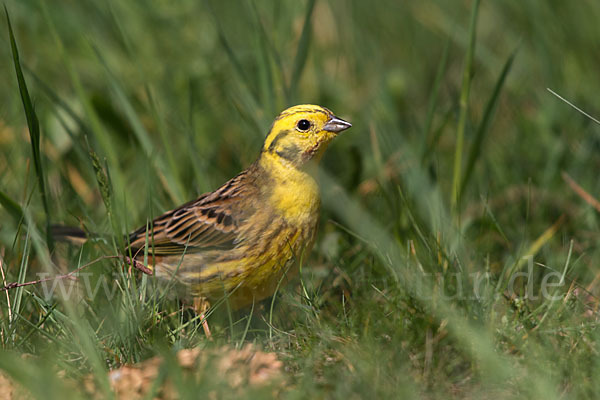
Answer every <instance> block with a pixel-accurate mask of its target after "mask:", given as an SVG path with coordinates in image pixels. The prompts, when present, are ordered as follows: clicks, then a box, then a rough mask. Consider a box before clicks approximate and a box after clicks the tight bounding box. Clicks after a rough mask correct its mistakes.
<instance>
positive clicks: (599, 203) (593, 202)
mask: <svg viewBox="0 0 600 400" xmlns="http://www.w3.org/2000/svg"><path fill="white" fill-rule="evenodd" d="M562 178H563V180H564V181H565V182H566V183H567V185H569V186H570V187H571V189H573V191H574V192H575V193H577V195H578V196H579V197H581V198H582V199H583V200H584V201H585V202H586V203H588V204H589V205H590V206H592V207H594V208H595V209H596V211H598V212H600V201H598V200H596V198H595V197H594V196H592V195H591V194H589V193H588V192H586V191H585V189H584V188H582V187H581V186H579V184H577V182H575V181H574V180H573V178H571V177H570V176H569V174H567V173H566V172H563V173H562Z"/></svg>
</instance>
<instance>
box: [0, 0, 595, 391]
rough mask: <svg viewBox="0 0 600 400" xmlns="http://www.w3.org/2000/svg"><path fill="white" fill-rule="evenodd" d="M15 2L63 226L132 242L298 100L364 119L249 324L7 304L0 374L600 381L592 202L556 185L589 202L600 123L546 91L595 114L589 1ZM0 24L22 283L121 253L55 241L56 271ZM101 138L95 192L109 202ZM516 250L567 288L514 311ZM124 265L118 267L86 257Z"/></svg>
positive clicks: (313, 384) (417, 384) (53, 386)
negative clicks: (164, 367) (308, 231)
mask: <svg viewBox="0 0 600 400" xmlns="http://www.w3.org/2000/svg"><path fill="white" fill-rule="evenodd" d="M5 5H6V8H7V9H8V12H9V14H10V18H11V22H12V26H13V30H14V33H15V37H16V41H17V44H18V47H19V52H20V56H21V63H22V66H23V69H24V73H25V79H26V81H27V84H28V88H29V92H30V95H31V97H32V99H33V103H34V106H35V111H36V113H37V116H38V118H39V122H40V128H41V146H40V147H41V155H42V157H41V159H42V167H43V168H42V170H43V176H44V179H45V180H46V182H47V186H46V187H47V190H48V201H49V210H50V212H49V219H50V221H51V222H52V223H65V224H68V225H80V224H83V225H85V226H86V227H87V228H88V229H90V230H91V231H93V232H101V233H106V234H111V233H112V234H114V236H115V237H118V236H119V235H120V234H123V233H125V232H127V231H131V230H132V229H134V228H137V227H139V226H141V225H143V224H144V223H145V222H146V221H147V219H149V218H151V217H152V216H156V215H158V214H159V213H161V212H163V211H165V210H168V209H170V208H172V207H174V206H176V205H178V204H181V203H183V202H184V201H187V200H189V199H192V198H194V197H195V196H197V195H199V194H201V193H203V192H206V191H210V190H213V189H215V188H216V187H218V186H219V185H220V184H221V183H223V182H224V181H225V180H227V179H228V178H230V177H231V176H233V175H234V174H236V173H237V172H239V171H240V170H241V169H243V168H245V167H246V166H247V165H249V164H250V163H251V162H252V161H254V159H255V158H256V157H257V155H258V151H259V149H260V146H261V143H262V140H263V138H264V136H265V135H266V133H267V131H268V129H269V126H270V124H271V122H272V120H273V119H274V117H275V116H276V115H277V114H278V113H279V112H280V111H281V110H283V109H284V108H286V107H288V106H291V105H294V104H299V103H313V104H320V105H323V106H325V107H327V108H330V109H331V110H333V111H334V112H335V113H336V114H337V115H339V116H340V117H342V118H345V119H347V120H349V121H351V122H352V123H353V127H352V129H351V130H349V131H347V132H345V133H344V134H343V135H341V136H340V137H339V138H337V139H336V141H335V142H334V143H333V144H332V145H331V146H330V148H329V150H328V152H327V154H326V156H325V158H324V159H323V163H322V164H323V165H322V166H323V171H322V174H321V184H322V191H323V196H324V205H323V212H322V214H323V215H322V220H321V225H320V234H319V237H318V240H317V244H316V245H315V250H314V251H313V253H312V254H311V256H310V257H309V258H308V259H307V260H305V261H304V263H303V269H302V276H301V278H302V279H301V280H300V279H299V280H298V281H297V282H296V283H295V284H292V285H290V286H288V287H286V288H285V289H282V291H281V293H278V295H277V296H276V301H274V302H273V304H274V307H271V306H272V303H271V302H270V301H267V302H266V303H265V304H263V305H261V306H260V307H258V308H257V309H256V310H253V312H252V313H251V314H250V315H254V317H250V316H249V313H248V310H246V312H240V313H233V314H232V313H230V312H229V313H228V312H227V310H226V307H225V306H221V307H219V308H217V309H216V310H215V312H214V313H213V318H214V324H215V327H216V328H215V332H216V334H215V336H216V343H209V342H207V341H206V339H205V338H204V336H203V335H202V334H201V333H198V332H199V331H198V321H197V319H194V318H193V316H191V315H189V312H187V311H185V310H184V308H181V307H180V305H179V303H178V302H176V301H173V300H169V299H165V298H163V297H160V301H158V302H157V301H154V300H149V299H151V298H152V297H151V296H149V297H145V296H144V295H138V293H139V291H140V290H141V291H144V288H145V286H146V285H148V286H151V282H149V281H147V279H146V278H140V277H139V276H137V279H134V278H135V276H128V275H127V274H126V273H125V272H121V273H120V274H119V276H118V277H116V278H115V279H116V280H117V281H118V282H120V283H121V286H119V290H118V292H117V297H116V299H102V298H99V297H101V296H97V297H95V298H85V296H84V297H83V298H81V299H79V300H78V301H77V302H69V301H64V300H61V299H47V298H44V296H42V295H41V294H40V289H39V288H38V287H35V286H30V287H29V286H28V287H26V288H22V289H19V290H18V291H17V290H10V291H8V292H7V293H8V296H9V297H8V300H7V297H6V296H5V294H4V293H2V292H0V333H2V334H1V335H0V341H1V344H0V346H1V347H2V349H4V352H5V353H4V355H2V354H0V369H3V370H5V371H6V373H7V374H8V375H10V376H11V377H12V378H13V379H14V380H16V381H18V382H22V383H25V384H27V382H31V381H32V380H33V379H34V377H36V378H35V379H36V380H37V382H38V383H37V385H38V386H39V388H38V389H36V387H37V386H34V387H32V388H30V390H31V391H32V393H33V395H34V396H36V397H37V396H41V395H47V394H48V393H50V394H52V395H55V396H59V395H60V396H62V395H63V394H64V393H65V390H67V389H65V387H63V386H62V385H61V384H58V383H49V382H54V380H55V379H54V377H55V373H56V371H55V368H53V367H52V365H53V364H54V363H58V365H59V366H60V368H63V369H65V370H66V371H67V372H66V374H67V376H69V377H77V376H80V375H81V374H83V373H86V372H92V373H93V374H94V376H95V377H96V379H97V380H98V381H99V382H103V379H105V378H103V373H104V371H105V370H107V369H109V368H116V367H118V366H120V365H122V364H124V363H130V362H138V361H141V360H144V359H147V358H149V357H151V356H153V355H155V354H163V353H165V352H166V353H168V352H169V351H172V350H173V349H178V348H182V347H193V346H205V347H214V346H217V345H219V344H230V345H232V344H233V345H240V346H241V345H242V344H243V343H245V342H247V341H252V342H255V343H257V344H258V345H260V346H261V347H263V348H266V349H270V350H271V351H275V352H277V354H278V356H279V358H280V359H281V360H283V362H284V365H285V369H284V377H285V378H284V381H285V383H284V384H277V385H280V386H277V388H278V389H277V395H278V396H281V397H291V398H305V397H306V396H309V395H310V396H314V397H317V398H339V397H345V398H348V397H352V398H362V397H366V396H377V397H391V396H394V397H402V395H404V396H407V397H409V396H413V397H419V396H422V397H425V398H437V397H440V398H448V397H457V398H465V397H466V398H481V397H482V396H486V397H494V398H512V397H524V398H540V397H541V396H545V397H546V398H596V396H597V394H598V393H599V392H600V390H599V389H600V387H599V384H598V380H597V376H598V373H599V372H600V365H599V364H598V357H597V355H598V351H599V350H600V349H599V345H598V339H599V335H598V330H597V324H598V321H597V319H598V317H597V307H598V301H597V297H596V295H597V294H598V291H599V289H598V287H597V282H598V276H599V271H600V270H599V268H598V260H600V254H599V252H598V246H597V242H598V223H599V219H598V210H597V209H595V208H594V207H593V206H591V205H589V204H588V203H586V201H585V200H584V199H583V198H582V195H581V192H580V193H579V194H577V193H576V191H574V190H573V189H572V188H573V187H574V186H573V184H571V185H569V182H570V180H569V178H568V177H570V178H571V179H572V181H574V182H576V183H577V184H578V185H580V187H582V188H585V191H587V192H588V193H589V194H590V195H591V197H592V198H594V197H598V194H599V193H600V180H599V179H598V173H597V170H598V169H599V168H600V136H599V134H600V126H599V125H598V124H597V123H595V122H593V121H592V120H591V119H589V118H587V117H585V116H583V115H582V114H581V113H579V112H577V111H576V110H574V109H573V108H572V107H570V106H569V105H567V104H566V103H565V102H563V101H561V100H560V99H558V98H557V97H556V96H554V95H553V94H551V93H550V92H549V91H548V90H547V89H548V88H550V89H552V90H553V91H555V92H557V93H559V94H560V95H562V96H564V97H565V98H566V99H568V100H570V101H572V102H573V103H574V104H576V105H577V106H579V107H581V108H582V109H584V110H586V111H587V112H589V113H590V114H591V115H593V116H596V117H597V118H598V117H599V116H600V96H598V95H597V93H598V89H599V88H600V74H598V73H597V68H598V65H600V41H598V34H599V30H598V21H600V3H599V2H597V1H593V0H582V1H579V2H576V3H574V2H565V1H558V0H557V1H541V0H538V1H536V0H531V1H522V2H515V1H508V0H506V1H504V0H499V1H483V2H482V3H481V4H480V6H479V8H478V10H477V11H478V12H477V13H476V21H477V25H476V29H471V27H473V25H472V23H471V21H472V19H473V17H472V16H473V15H474V10H475V5H476V2H473V1H451V2H448V1H430V0H419V1H416V0H415V1H387V0H384V1H378V2H364V1H342V0H330V1H325V0H317V1H310V0H309V1H298V2H280V1H262V2H259V1H239V2H217V1H212V0H207V1H188V0H182V1H178V2H167V1H158V0H155V1H150V0H148V1H143V0H138V1H129V2H117V1H112V0H106V1H75V0H63V1H60V2H58V1H53V2H50V1H43V0H40V1H34V0H19V1H11V0H9V1H6V2H5ZM0 25H1V28H2V29H1V30H0V32H3V33H2V34H1V35H0V60H1V61H0V76H2V77H3V78H2V85H0V191H1V192H2V193H3V195H4V196H5V197H6V198H9V199H11V200H12V201H13V202H14V203H16V204H18V205H19V206H20V207H21V208H22V209H23V210H24V212H25V215H26V216H27V218H26V223H23V220H19V219H16V218H13V217H14V216H15V215H14V213H12V214H11V213H10V212H8V211H9V210H8V208H6V202H5V203H4V208H2V209H0V216H1V217H0V249H1V253H0V254H2V258H3V263H2V265H3V266H4V268H3V271H4V273H5V274H6V278H5V279H6V282H12V281H24V280H28V279H35V272H36V271H40V270H43V271H47V272H52V273H57V274H58V273H64V272H66V271H69V270H73V269H75V268H76V267H78V266H80V265H83V264H85V263H86V262H88V261H91V260H92V259H93V258H94V257H96V256H98V255H101V254H107V253H106V252H107V251H108V252H109V253H111V252H112V253H111V254H114V252H116V251H117V250H118V245H116V244H112V243H111V241H110V240H107V241H106V242H105V243H100V244H98V243H96V244H86V245H85V246H84V248H83V251H82V252H81V253H80V252H79V249H78V248H75V249H73V248H70V249H66V250H65V251H64V252H63V253H66V254H63V255H62V256H61V257H60V259H61V260H62V262H58V261H55V263H56V264H57V265H60V267H52V268H51V270H50V271H48V270H47V268H48V265H49V264H48V262H47V260H48V255H47V251H46V250H44V249H45V243H44V237H45V236H44V231H45V224H46V220H47V217H46V214H45V211H44V207H43V206H42V201H41V197H40V193H39V190H38V186H37V181H36V179H37V178H36V171H35V168H34V165H33V159H32V152H31V144H30V138H29V133H28V130H27V124H26V118H25V113H24V111H23V104H22V102H21V98H20V96H19V88H18V85H17V80H16V78H15V70H14V63H13V58H12V53H11V49H10V42H9V36H8V25H7V23H6V18H0ZM470 43H472V44H473V46H474V47H473V49H474V51H472V52H471V51H470ZM513 56H514V59H513V58H511V57H513ZM471 58H472V62H470V61H469V60H470V59H471ZM467 89H468V90H467ZM467 93H468V96H467ZM461 99H462V100H463V101H462V102H461ZM461 127H463V128H464V129H463V128H461ZM463 134H464V141H463V142H462V143H463V144H462V145H461V141H462V140H461V139H460V138H461V137H463ZM90 150H92V151H93V152H94V153H95V154H96V155H97V157H98V159H99V160H100V161H99V162H100V166H101V169H102V171H104V172H103V173H104V174H106V176H107V179H108V181H109V183H108V185H109V186H110V189H105V192H104V195H105V196H104V199H103V196H102V193H103V192H102V188H99V185H98V183H97V172H96V171H95V170H94V166H93V162H92V158H91V157H90V155H89V152H90ZM457 166H460V169H457ZM565 174H566V175H568V177H567V178H565ZM453 193H454V194H453ZM457 193H458V194H459V196H458V195H455V194H457ZM107 198H108V203H107V202H106V200H107ZM107 204H109V206H110V208H111V209H112V210H111V213H109V212H108V211H107V207H106V205H107ZM111 221H112V222H111ZM45 252H46V253H45ZM58 253H59V252H58V251H56V253H52V255H51V257H52V259H53V260H56V259H58V258H59V257H58ZM44 254H46V255H44ZM526 256H531V257H532V260H533V262H534V264H533V267H532V268H533V269H532V270H533V273H532V274H530V276H529V282H531V283H534V284H535V287H536V290H538V289H539V284H541V283H542V282H543V281H544V277H545V276H546V275H545V274H547V273H548V272H551V271H557V272H558V274H559V276H563V277H564V278H565V281H564V282H563V283H562V284H561V285H559V286H558V287H556V288H552V293H554V294H556V295H557V296H558V298H559V299H558V300H551V299H549V298H547V297H546V298H545V297H542V298H539V299H532V298H531V296H529V297H527V296H526V289H527V283H528V282H524V281H523V280H519V281H518V287H519V290H512V291H511V290H508V289H511V288H509V287H508V286H507V285H508V284H509V282H510V281H511V277H513V276H514V274H515V273H518V272H527V271H528V270H527V265H526V264H527V262H526V261H524V260H525V259H524V258H523V257H526ZM44 268H46V269H44ZM116 270H120V267H119V266H118V264H117V263H116V262H109V261H106V260H105V261H103V262H102V263H100V264H98V265H94V266H93V268H91V269H90V271H93V273H94V276H95V277H102V276H104V277H112V276H113V275H114V274H115V271H116ZM482 274H485V275H482ZM480 276H485V282H486V283H485V285H484V287H485V290H483V291H482V292H481V293H480V294H481V296H479V297H477V298H473V297H472V296H467V295H462V294H461V295H452V294H456V293H473V288H474V287H479V286H477V285H478V282H479V281H477V279H478V278H477V277H480ZM131 282H133V283H131ZM136 282H138V283H139V285H140V286H141V288H139V287H138V286H136ZM482 287H483V286H482ZM9 310H10V312H9ZM164 310H170V311H172V313H170V314H169V313H166V314H168V315H169V317H165V316H164V315H166V314H165V313H164V312H163V311H164ZM219 315H220V316H219ZM259 315H262V317H261V316H259ZM275 328H276V329H275ZM73 338H76V340H75V342H76V343H77V345H76V346H73V345H72V343H73ZM24 353H27V354H30V353H31V354H34V355H35V357H39V359H41V360H46V361H44V362H42V361H39V362H26V361H22V360H21V357H20V354H24ZM51 360H53V361H51ZM56 360H58V362H56ZM73 360H75V361H73ZM73 365H75V367H74V366H73ZM82 371H83V372H82ZM169 374H172V376H170V375H169ZM167 375H168V376H170V378H171V379H174V380H175V381H177V379H183V381H184V382H183V383H181V384H180V388H181V390H180V395H181V396H182V397H187V396H193V395H194V394H197V393H199V392H198V390H217V391H218V393H220V395H222V396H225V397H228V396H232V395H233V394H232V392H231V391H230V387H229V386H227V384H225V383H222V382H221V383H219V382H220V381H219V380H218V379H217V378H215V377H211V375H210V374H208V375H207V374H205V375H203V376H202V377H201V378H197V377H196V378H194V379H189V378H185V377H184V378H181V377H180V375H181V371H174V372H168V373H167ZM104 382H105V381H104ZM100 386H102V383H101V384H100ZM47 388H50V389H47ZM261 390H262V389H261ZM273 390H274V389H272V388H268V389H264V390H263V391H259V393H255V392H254V391H252V390H248V391H247V392H246V391H242V392H241V393H237V394H236V395H241V396H248V397H253V396H263V395H264V396H265V397H270V396H272V395H273V393H274V392H273ZM66 393H69V395H70V396H75V397H77V396H82V397H85V394H84V392H80V391H69V392H66ZM105 394H106V393H105Z"/></svg>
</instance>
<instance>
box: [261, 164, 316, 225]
mask: <svg viewBox="0 0 600 400" xmlns="http://www.w3.org/2000/svg"><path fill="white" fill-rule="evenodd" d="M261 162H262V163H264V164H266V166H268V169H267V170H268V171H270V179H272V180H273V181H274V182H273V185H271V189H270V191H269V194H268V202H269V203H270V206H271V207H273V208H274V209H275V210H276V211H277V212H278V214H279V215H281V216H282V217H283V218H284V219H285V220H286V221H287V222H288V223H289V224H291V225H293V226H300V227H301V226H304V225H313V224H314V222H315V220H316V218H318V214H319V207H320V204H321V200H320V194H319V186H318V185H317V182H316V181H315V179H314V178H313V176H312V175H311V174H310V173H308V172H306V171H303V170H299V169H297V168H294V167H293V166H290V165H287V164H286V163H284V162H283V163H282V162H281V160H277V159H271V158H270V157H269V156H268V155H265V156H264V157H263V158H261Z"/></svg>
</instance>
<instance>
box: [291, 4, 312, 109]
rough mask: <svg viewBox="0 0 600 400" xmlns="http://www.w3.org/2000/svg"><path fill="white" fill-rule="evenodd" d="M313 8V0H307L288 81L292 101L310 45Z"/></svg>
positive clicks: (295, 94)
mask: <svg viewBox="0 0 600 400" xmlns="http://www.w3.org/2000/svg"><path fill="white" fill-rule="evenodd" d="M314 8H315V0H309V1H308V4H307V5H306V14H305V16H304V25H303V26H302V33H301V34H300V41H299V42H298V49H297V50H296V57H295V58H294V69H293V70H292V79H291V81H290V91H289V93H290V97H291V98H290V99H289V100H291V101H294V99H295V98H296V96H297V93H296V88H297V87H298V82H299V81H300V77H301V76H302V71H303V70H304V66H305V65H306V59H307V57H308V48H309V46H310V39H311V29H312V24H311V20H312V13H313V9H314Z"/></svg>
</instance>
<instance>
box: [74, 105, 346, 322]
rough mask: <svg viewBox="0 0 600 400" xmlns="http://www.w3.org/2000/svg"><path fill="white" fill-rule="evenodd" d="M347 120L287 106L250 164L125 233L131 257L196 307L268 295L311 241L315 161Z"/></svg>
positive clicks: (315, 217)
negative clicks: (170, 283)
mask: <svg viewBox="0 0 600 400" xmlns="http://www.w3.org/2000/svg"><path fill="white" fill-rule="evenodd" d="M351 126H352V125H351V124H350V123H349V122H347V121H345V120H343V119H341V118H339V117H336V116H335V115H334V114H333V113H332V112H331V111H330V110H329V109H327V108H325V107H321V106H318V105H311V104H303V105H296V106H293V107H290V108H288V109H286V110H284V111H283V112H281V113H280V114H279V115H278V116H277V117H276V118H275V120H274V122H273V124H272V125H271V128H270V130H269V132H268V134H267V136H266V138H265V140H264V144H263V146H262V149H261V151H260V153H259V155H258V157H257V159H256V161H254V162H253V163H252V164H251V165H250V166H248V168H246V169H245V170H244V171H242V172H241V173H239V174H238V175H236V176H235V177H233V178H232V179H230V180H228V181H227V182H225V183H224V184H223V185H222V186H221V187H219V188H218V189H216V190H215V191H213V192H210V193H205V194H202V195H201V196H200V197H198V198H196V199H195V200H193V201H190V202H188V203H185V204H183V205H181V206H179V207H177V208H175V209H173V210H171V211H168V212H165V213H164V214H162V215H160V216H159V217H157V218H155V219H154V220H152V221H151V222H150V223H148V224H146V225H144V226H142V227H140V228H139V229H137V230H135V231H133V232H132V233H130V234H129V235H127V237H126V242H127V248H126V250H125V253H126V254H127V255H128V259H129V260H130V261H131V262H133V263H135V264H136V265H138V266H140V269H142V270H144V271H145V272H147V273H150V274H152V275H154V276H155V277H157V278H159V279H164V280H169V281H175V282H176V283H177V287H180V288H183V289H184V290H185V291H186V295H189V296H191V297H192V298H193V299H194V302H195V303H194V304H195V305H196V306H195V308H196V309H200V311H199V312H201V313H202V312H203V311H204V310H205V309H206V308H207V305H208V304H210V303H211V302H213V301H215V300H216V299H219V298H222V297H223V295H224V293H227V296H228V301H229V302H230V306H231V307H232V308H233V309H239V308H243V307H246V306H249V305H250V304H252V303H255V302H258V301H260V300H262V299H264V298H267V297H270V296H272V295H273V294H274V292H275V291H276V288H277V287H278V286H279V285H280V284H281V282H287V281H289V279H291V278H292V277H293V276H294V275H295V274H296V273H297V267H298V260H299V259H300V258H302V257H305V256H307V255H308V253H309V252H310V250H311V248H312V246H313V244H314V241H315V237H316V233H317V226H318V221H319V212H320V205H321V204H320V203H321V202H320V192H319V187H318V184H317V181H316V172H317V165H318V163H319V161H320V160H321V158H322V156H323V153H324V152H325V150H326V148H327V146H328V145H329V143H330V142H331V141H332V140H333V139H334V138H335V137H336V136H338V134H339V133H340V132H342V131H344V130H346V129H348V128H350V127H351ZM72 233H73V232H71V234H72ZM145 255H147V263H146V264H144V257H145ZM205 330H206V329H205Z"/></svg>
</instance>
